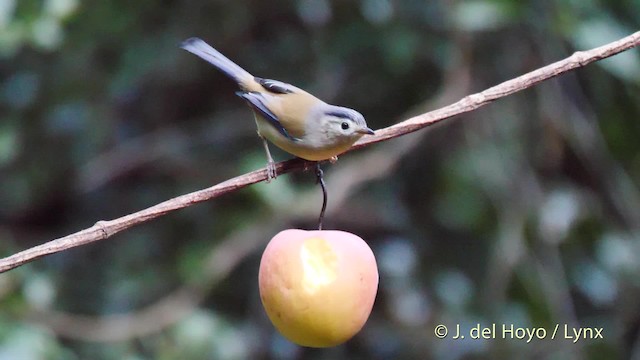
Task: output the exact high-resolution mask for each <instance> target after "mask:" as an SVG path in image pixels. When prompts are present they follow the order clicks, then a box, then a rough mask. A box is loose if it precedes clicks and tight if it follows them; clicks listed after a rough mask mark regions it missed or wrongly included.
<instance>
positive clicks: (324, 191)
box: [316, 162, 327, 230]
mask: <svg viewBox="0 0 640 360" xmlns="http://www.w3.org/2000/svg"><path fill="white" fill-rule="evenodd" d="M316 177H317V178H318V184H320V188H321V189H322V208H321V209H320V216H319V217H318V230H322V221H323V220H324V213H325V211H327V185H325V183H324V173H323V171H322V168H321V167H320V162H317V163H316Z"/></svg>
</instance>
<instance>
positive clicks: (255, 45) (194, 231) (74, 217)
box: [0, 0, 640, 359]
mask: <svg viewBox="0 0 640 360" xmlns="http://www.w3.org/2000/svg"><path fill="white" fill-rule="evenodd" d="M638 14H640V2H637V1H623V0H619V1H606V2H605V1H544V2H541V1H515V0H500V1H498V0H494V1H489V0H475V1H453V0H452V1H444V0H443V1H416V0H411V1H389V0H361V1H326V0H319V1H318V0H299V1H270V2H267V1H259V0H253V1H213V0H209V1H200V0H189V1H171V0H165V1H152V0H139V1H124V0H119V1H79V0H48V1H36V0H8V1H4V2H0V255H2V256H7V255H10V254H13V253H15V252H18V251H20V250H23V249H26V248H29V247H32V246H35V245H37V244H40V243H43V242H45V241H48V240H51V239H54V238H57V237H61V236H64V235H68V234H70V233H73V232H76V231H78V230H81V229H83V228H87V227H89V226H91V225H92V224H94V223H95V222H96V221H98V220H105V219H113V218H116V217H120V216H123V215H126V214H128V213H131V212H134V211H137V210H140V209H143V208H146V207H149V206H151V205H154V204H156V203H159V202H161V201H164V200H166V199H169V198H172V197H175V196H178V195H181V194H184V193H188V192H191V191H195V190H198V189H201V188H205V187H208V186H211V185H213V184H216V183H219V182H221V181H223V180H225V179H228V178H232V177H235V176H238V175H240V174H243V173H245V172H247V171H250V170H253V169H257V168H260V167H262V166H264V163H265V159H264V154H263V152H262V146H261V145H260V141H259V139H258V138H257V136H256V134H255V125H254V123H253V119H252V116H251V113H250V111H249V110H248V108H247V107H246V106H245V105H244V104H243V102H242V101H241V99H239V98H237V97H236V96H235V95H234V94H233V92H234V91H235V90H236V89H235V87H234V84H233V83H232V82H231V81H229V80H228V79H226V78H225V77H224V76H223V75H222V74H221V73H219V72H218V71H216V70H215V69H214V68H212V67H211V66H209V65H208V64H206V63H205V62H203V61H202V60H200V59H198V58H197V57H195V56H193V55H191V54H188V53H187V52H185V51H183V50H181V49H179V47H178V45H179V43H180V42H181V41H182V40H184V39H186V38H188V37H192V36H199V37H201V38H203V39H205V40H206V41H208V42H209V43H211V44H212V45H214V46H215V47H216V48H217V49H219V50H220V51H221V52H223V53H224V54H226V55H227V56H229V57H230V58H231V59H233V60H234V61H236V62H237V63H238V64H240V65H241V66H243V67H245V68H246V69H247V70H249V71H250V72H252V73H254V74H255V75H257V76H263V77H269V78H274V79H279V80H283V81H286V82H290V83H292V84H295V85H297V86H299V87H302V88H305V89H307V90H309V91H310V92H312V93H314V94H316V95H318V96H319V97H320V98H323V99H325V100H326V101H328V102H332V103H336V104H340V105H345V106H349V107H352V108H355V109H358V110H359V111H360V112H362V113H363V114H364V115H365V117H366V119H367V121H368V123H369V125H370V126H371V127H372V128H374V129H378V128H382V127H386V126H389V125H391V124H394V123H396V122H398V121H401V120H403V119H406V118H408V117H409V116H411V115H415V114H419V113H422V112H426V111H428V110H433V109H436V108H438V107H440V106H444V105H447V104H449V103H452V102H454V101H457V100H458V99H460V98H462V97H464V96H465V95H468V94H471V93H475V92H478V91H481V90H483V89H485V88H487V87H490V86H493V85H495V84H498V83H500V82H502V81H505V80H508V79H511V78H513V77H515V76H517V75H520V74H523V73H525V72H528V71H531V70H534V69H536V68H538V67H541V66H544V65H546V64H549V63H551V62H554V61H557V60H560V59H563V58H565V57H567V56H569V55H570V54H571V53H573V51H575V50H585V49H589V48H592V47H595V46H599V45H603V44H605V43H607V42H609V41H613V40H616V39H618V38H620V37H623V36H625V35H628V34H630V33H632V32H634V31H636V30H637V29H638V27H639V25H640V16H639V15H638ZM638 99H640V61H639V54H638V51H637V50H632V51H629V52H626V53H624V54H621V55H619V56H615V57H614V58H611V59H608V60H604V61H601V62H598V63H596V64H592V65H589V66H587V67H586V68H582V69H579V70H577V71H575V72H572V73H570V74H568V75H564V76H562V77H560V78H558V79H554V80H551V81H547V82H545V83H543V84H541V85H538V86H536V87H534V88H532V89H529V90H526V91H524V92H522V93H518V94H516V95H512V96H509V97H507V98H504V99H501V100H499V101H497V102H496V103H494V104H490V105H488V106H486V107H483V108H482V109H480V110H477V111H474V112H472V113H469V114H466V115H463V116H459V117H456V118H454V119H450V120H447V121H445V122H443V123H442V124H440V125H438V126H435V127H431V128H429V129H428V130H423V131H420V132H418V133H416V134H413V135H410V136H404V137H401V138H397V139H394V140H391V141H388V142H386V143H381V144H377V145H373V146H370V147H367V148H365V149H363V150H360V151H358V152H352V153H349V154H347V155H344V156H343V157H342V158H341V159H340V161H338V162H337V163H336V164H334V165H325V173H326V181H327V184H328V187H329V208H328V213H327V218H326V222H325V225H326V227H327V228H333V229H341V230H345V231H350V232H353V233H355V234H358V235H360V236H361V237H363V238H364V239H366V240H367V241H368V243H369V244H370V246H371V247H372V249H373V250H374V253H375V254H376V257H377V260H378V265H379V270H380V288H379V293H378V298H377V300H376V304H375V306H374V310H373V313H372V315H371V318H370V319H369V321H368V323H367V324H366V326H365V327H364V329H363V330H362V332H361V333H359V334H358V335H357V336H356V337H355V338H353V339H352V340H350V341H349V342H347V343H346V344H345V345H342V346H339V347H336V348H331V349H324V350H311V349H305V348H300V347H297V346H295V345H292V344H291V343H289V342H287V341H286V340H284V339H283V338H281V337H280V336H279V335H278V334H277V333H276V332H275V331H274V329H273V327H272V326H271V324H270V323H269V322H268V320H267V318H266V316H265V315H264V312H263V310H262V307H261V304H260V300H259V295H258V290H257V270H258V265H259V259H260V255H261V252H262V250H263V249H264V247H265V245H266V243H267V242H268V241H269V239H270V238H271V237H272V236H273V235H275V234H276V233H277V232H279V231H280V230H283V229H286V228H292V227H298V228H305V229H311V228H314V227H315V226H316V223H315V222H316V217H317V215H318V211H319V208H320V200H321V197H320V191H319V189H318V188H317V187H316V185H315V179H314V176H313V173H312V172H306V173H296V174H291V175H284V176H281V177H279V178H278V179H277V180H276V181H274V182H272V183H271V184H258V185H255V186H252V187H250V188H247V189H244V190H241V191H237V192H234V193H232V194H228V195H225V196H223V197H220V198H217V199H215V200H212V201H210V202H206V203H204V204H199V205H196V206H192V207H190V208H188V209H185V210H181V211H178V212H174V213H172V214H169V215H167V216H164V217H161V218H159V219H156V220H154V221H151V222H149V223H146V224H144V225H141V226H139V227H136V228H133V229H130V230H127V231H126V232H123V233H121V234H118V235H117V236H115V237H113V238H110V239H108V240H106V241H101V242H99V243H96V244H92V245H88V246H83V247H80V248H77V249H73V250H69V251H65V252H63V253H60V254H57V255H54V256H49V257H46V258H44V259H41V260H38V261H36V262H34V263H31V264H28V265H25V266H23V267H21V268H19V269H16V270H13V271H10V272H8V273H5V274H2V275H0V359H176V358H181V359H243V358H251V359H484V358H487V359H489V358H490V359H510V358H521V359H527V358H529V359H534V358H535V359H538V358H553V359H584V358H589V359H602V358H608V359H612V358H628V357H631V356H632V355H633V354H636V356H638V355H639V354H640V347H639V346H638V339H639V337H638V329H639V327H640V307H639V305H638V301H637V299H638V296H639V295H640V291H639V290H640V283H639V280H638V279H640V277H639V275H640V243H639V240H640V230H639V228H640V154H639V152H638V150H639V149H640V141H639V139H640V121H639V116H640V101H639V100H638ZM273 149H274V147H272V150H273ZM274 156H275V157H276V159H278V160H283V159H287V158H289V155H287V154H283V153H282V152H276V151H274ZM492 323H496V324H497V326H498V329H500V328H501V326H502V325H503V324H507V325H510V324H514V326H515V327H528V328H534V327H535V328H544V329H545V330H546V331H547V332H548V334H550V333H551V332H552V330H553V328H554V326H555V325H556V324H559V325H560V329H561V331H562V328H563V326H564V325H565V324H567V325H568V326H569V328H571V327H597V328H602V329H603V330H602V335H603V339H582V340H580V341H579V342H577V343H575V344H574V343H572V342H571V341H570V340H563V339H556V340H549V339H547V340H537V339H534V340H533V341H532V342H531V343H527V342H526V340H518V339H501V338H499V339H488V340H473V339H470V338H468V337H467V338H466V339H465V340H459V341H454V340H452V339H451V333H450V336H449V337H448V338H447V339H445V340H439V339H437V338H436V337H435V336H434V328H435V326H436V325H438V324H445V325H447V326H449V329H450V332H451V331H454V329H455V326H456V324H459V325H460V326H461V329H462V330H463V331H467V332H468V330H469V329H470V328H472V327H473V326H476V325H477V324H481V326H489V325H491V324H492ZM498 335H500V334H498ZM549 336H550V335H549ZM498 337H501V336H498Z"/></svg>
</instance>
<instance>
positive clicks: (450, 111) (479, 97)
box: [0, 31, 640, 273]
mask: <svg viewBox="0 0 640 360" xmlns="http://www.w3.org/2000/svg"><path fill="white" fill-rule="evenodd" d="M639 44H640V31H639V32H636V33H633V34H631V35H629V36H627V37H624V38H622V39H619V40H617V41H614V42H611V43H608V44H606V45H603V46H600V47H597V48H594V49H591V50H588V51H578V52H575V53H574V54H573V55H571V56H570V57H568V58H565V59H563V60H560V61H558V62H555V63H553V64H550V65H547V66H544V67H542V68H540V69H537V70H534V71H532V72H529V73H526V74H524V75H521V76H519V77H516V78H514V79H511V80H508V81H505V82H503V83H501V84H499V85H496V86H494V87H491V88H489V89H486V90H484V91H482V92H480V93H476V94H473V95H469V96H466V97H464V98H463V99H461V100H459V101H458V102H456V103H454V104H451V105H448V106H445V107H443V108H440V109H437V110H434V111H430V112H428V113H425V114H422V115H418V116H415V117H413V118H410V119H408V120H405V121H402V122H400V123H397V124H395V125H392V126H389V127H387V128H384V129H379V130H377V131H376V135H374V136H367V137H365V138H363V139H361V140H360V141H358V142H357V143H356V144H354V146H353V147H351V149H349V150H348V151H352V150H356V149H360V148H362V147H365V146H368V145H371V144H375V143H378V142H381V141H386V140H389V139H393V138H396V137H399V136H402V135H405V134H409V133H411V132H414V131H417V130H420V129H423V128H425V127H427V126H430V125H433V124H435V123H438V122H440V121H443V120H445V119H449V118H451V117H453V116H456V115H460V114H464V113H467V112H470V111H473V110H475V109H477V108H479V107H481V106H484V105H486V104H488V103H490V102H493V101H495V100H498V99H500V98H503V97H506V96H508V95H511V94H514V93H516V92H519V91H522V90H524V89H527V88H530V87H532V86H534V85H536V84H538V83H540V82H542V81H545V80H548V79H550V78H553V77H556V76H558V75H561V74H564V73H566V72H569V71H572V70H575V69H577V68H580V67H583V66H586V65H588V64H590V63H592V62H594V61H598V60H602V59H605V58H608V57H610V56H613V55H616V54H618V53H621V52H623V51H626V50H629V49H631V48H633V47H636V46H638V45H639ZM312 165H313V162H309V161H305V160H302V159H293V160H288V161H283V162H280V163H278V164H276V170H277V173H278V174H285V173H289V172H292V171H296V170H300V169H304V168H307V167H311V166H312ZM266 179H267V172H266V169H259V170H256V171H253V172H250V173H247V174H244V175H241V176H238V177H235V178H233V179H230V180H227V181H224V182H222V183H220V184H217V185H214V186H212V187H209V188H206V189H203V190H199V191H195V192H192V193H189V194H185V195H182V196H178V197H176V198H173V199H170V200H167V201H164V202H162V203H160V204H157V205H154V206H152V207H149V208H147V209H144V210H141V211H138V212H135V213H132V214H129V215H125V216H123V217H120V218H117V219H113V220H107V221H104V220H103V221H98V222H97V223H96V224H95V225H93V226H92V227H90V228H88V229H84V230H82V231H79V232H76V233H74V234H71V235H67V236H65V237H61V238H58V239H55V240H51V241H49V242H47V243H44V244H42V245H38V246H35V247H32V248H29V249H26V250H24V251H21V252H19V253H17V254H14V255H11V256H8V257H5V258H3V259H0V273H2V272H5V271H8V270H11V269H14V268H16V267H18V266H21V265H23V264H25V263H28V262H30V261H33V260H36V259H38V258H40V257H43V256H46V255H50V254H54V253H57V252H60V251H64V250H67V249H71V248H74V247H77V246H81V245H85V244H89V243H92V242H95V241H100V240H105V239H107V238H109V237H111V236H113V235H115V234H117V233H119V232H120V231H123V230H126V229H128V228H131V227H133V226H136V225H138V224H141V223H144V222H147V221H149V220H152V219H155V218H157V217H159V216H162V215H166V214H168V213H170V212H172V211H175V210H178V209H182V208H185V207H187V206H191V205H194V204H197V203H200V202H203V201H207V200H210V199H213V198H216V197H218V196H221V195H223V194H226V193H229V192H233V191H235V190H238V189H241V188H244V187H246V186H249V185H252V184H255V183H258V182H261V181H265V180H266Z"/></svg>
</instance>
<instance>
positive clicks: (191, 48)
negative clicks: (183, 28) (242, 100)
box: [180, 37, 255, 90]
mask: <svg viewBox="0 0 640 360" xmlns="http://www.w3.org/2000/svg"><path fill="white" fill-rule="evenodd" d="M180 47H181V48H183V49H185V50H187V51H188V52H190V53H192V54H194V55H197V56H199V57H200V58H202V59H203V60H205V61H208V62H209V63H211V64H212V65H213V66H215V67H217V68H218V69H220V71H222V72H223V73H225V74H226V75H227V76H228V77H230V78H231V79H233V80H234V81H235V82H237V83H238V85H239V86H240V87H241V88H242V89H243V90H250V88H251V85H252V84H253V83H255V80H254V77H253V75H251V74H250V73H249V72H247V71H246V70H245V69H243V68H241V67H240V66H238V64H236V63H234V62H233V61H231V60H229V58H227V57H226V56H224V55H222V54H221V53H220V52H219V51H218V50H216V49H214V48H213V47H211V45H209V44H207V43H206V42H204V40H202V39H199V38H196V37H193V38H190V39H187V40H185V41H184V42H182V44H181V45H180Z"/></svg>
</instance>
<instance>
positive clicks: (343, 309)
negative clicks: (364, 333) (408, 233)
mask: <svg viewBox="0 0 640 360" xmlns="http://www.w3.org/2000/svg"><path fill="white" fill-rule="evenodd" d="M258 280H259V286H260V298H261V300H262V305H263V306H264V308H265V311H266V312H267V315H268V316H269V319H270V320H271V322H272V323H273V325H274V326H275V327H276V329H278V331H280V333H281V334H282V335H284V337H286V338H287V339H289V340H291V341H292V342H294V343H296V344H298V345H302V346H308V347H330V346H336V345H339V344H341V343H343V342H345V341H347V340H349V339H350V338H351V337H353V336H354V335H355V334H356V333H358V331H360V329H362V327H363V326H364V324H365V322H366V321H367V319H368V318H369V314H370V313H371V309H372V307H373V303H374V300H375V297H376V293H377V291H378V267H377V265H376V259H375V256H374V255H373V252H372V251H371V248H369V246H368V245H367V243H366V242H365V241H364V240H362V239H361V238H360V237H358V236H356V235H354V234H351V233H348V232H344V231H335V230H315V231H305V230H298V229H288V230H284V231H282V232H280V233H278V234H277V235H276V236H274V237H273V239H271V241H270V242H269V244H268V245H267V247H266V249H265V250H264V253H263V254H262V260H261V261H260V273H259V278H258Z"/></svg>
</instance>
